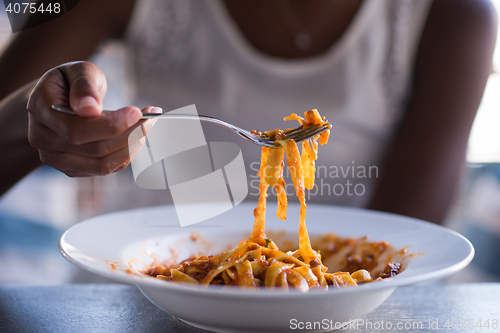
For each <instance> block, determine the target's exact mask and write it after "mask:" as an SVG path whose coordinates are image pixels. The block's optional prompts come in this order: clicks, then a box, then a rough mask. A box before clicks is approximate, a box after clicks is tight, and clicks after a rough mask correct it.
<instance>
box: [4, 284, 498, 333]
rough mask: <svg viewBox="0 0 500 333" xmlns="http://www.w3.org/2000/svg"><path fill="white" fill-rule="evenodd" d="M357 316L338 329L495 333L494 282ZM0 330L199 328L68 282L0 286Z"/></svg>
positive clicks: (142, 302) (116, 291) (425, 292)
mask: <svg viewBox="0 0 500 333" xmlns="http://www.w3.org/2000/svg"><path fill="white" fill-rule="evenodd" d="M463 319H465V320H467V321H465V322H464V321H463ZM361 320H363V322H361V321H360V322H358V323H356V324H358V327H357V328H356V327H352V326H351V327H347V328H344V329H341V330H340V332H344V331H345V332H353V333H354V332H388V331H390V332H500V283H482V284H457V285H427V286H413V287H401V288H398V289H396V291H395V292H394V293H393V294H392V295H391V296H390V297H389V299H387V301H385V302H384V303H383V304H382V305H381V306H380V307H378V308H377V309H376V310H374V311H373V312H371V313H370V314H368V315H366V316H365V317H363V318H361ZM453 320H455V321H454V322H453ZM479 320H481V322H479ZM487 320H489V322H488V323H487V322H486V321H487ZM382 321H383V323H382ZM447 321H448V326H449V327H446V323H447ZM370 323H371V325H372V326H371V328H370V326H369V325H370ZM389 323H390V324H389ZM398 323H400V324H398ZM419 323H421V324H419ZM478 323H479V326H477V325H478ZM494 323H496V326H495V325H494ZM486 324H488V326H489V328H488V327H485V326H486ZM380 325H384V326H383V328H382V326H380ZM389 325H390V326H391V329H389ZM398 325H399V327H401V329H398ZM429 325H431V326H430V327H429ZM452 325H454V327H452ZM470 325H472V326H470ZM377 326H378V329H377ZM405 326H406V329H405ZM410 327H411V328H410ZM295 331H300V330H295ZM0 332H186V333H188V332H189V333H194V332H204V331H202V330H199V329H196V328H193V327H190V326H187V325H186V324H184V323H182V322H180V321H179V320H177V319H176V318H174V317H173V316H171V315H169V314H168V313H165V312H163V311H162V310H160V309H158V308H157V307H155V306H154V305H153V304H152V303H150V302H149V301H148V300H147V299H146V298H145V297H144V296H143V295H142V294H141V293H140V291H139V290H138V289H137V288H136V287H134V286H127V285H120V284H73V285H61V286H15V285H4V286H0Z"/></svg>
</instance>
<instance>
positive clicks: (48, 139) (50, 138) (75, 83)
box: [28, 62, 162, 177]
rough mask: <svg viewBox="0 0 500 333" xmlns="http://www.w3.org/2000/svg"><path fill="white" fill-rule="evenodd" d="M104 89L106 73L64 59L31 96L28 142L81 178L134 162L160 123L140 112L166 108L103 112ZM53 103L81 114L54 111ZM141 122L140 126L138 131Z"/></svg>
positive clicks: (54, 163)
mask: <svg viewBox="0 0 500 333" xmlns="http://www.w3.org/2000/svg"><path fill="white" fill-rule="evenodd" d="M105 94H106V79H105V77H104V74H103V73H102V72H101V71H100V70H99V69H98V68H97V67H96V66H95V65H93V64H91V63H89V62H75V63H68V64H64V65H61V66H59V67H57V68H54V69H52V70H50V71H48V72H47V73H45V74H44V75H43V76H42V78H41V79H40V80H39V81H38V83H37V85H36V86H35V88H34V90H33V92H32V94H31V96H30V98H29V101H28V111H29V119H30V121H29V141H30V143H31V145H32V146H33V147H35V148H37V149H38V150H39V153H40V158H41V160H42V162H43V163H45V164H47V165H50V166H53V167H54V168H56V169H58V170H60V171H63V172H65V173H66V174H68V175H70V176H82V177H83V176H93V175H104V174H108V173H111V172H115V171H117V170H121V169H123V168H125V167H126V166H127V165H128V164H129V163H130V161H131V159H132V158H134V157H135V155H136V154H137V153H138V152H139V151H140V149H141V148H142V147H143V145H144V143H145V135H146V134H147V133H148V132H149V130H150V129H151V128H152V126H153V125H154V123H155V122H156V119H150V120H147V121H145V120H140V118H141V116H142V112H145V113H161V112H162V110H161V108H156V107H153V106H148V107H146V108H144V109H143V110H142V112H141V110H139V108H137V107H135V106H127V107H124V108H122V109H120V110H118V111H115V112H112V113H110V114H106V115H103V114H102V100H103V98H104V96H105ZM53 104H62V105H70V106H71V108H72V109H73V110H74V111H75V113H76V114H77V116H71V115H67V114H62V113H59V112H56V111H54V110H52V109H51V106H52V105H53ZM138 126H141V128H142V130H141V131H134V129H137V127H138ZM132 134H133V137H131V135H132Z"/></svg>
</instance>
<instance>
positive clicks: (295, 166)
mask: <svg viewBox="0 0 500 333" xmlns="http://www.w3.org/2000/svg"><path fill="white" fill-rule="evenodd" d="M282 144H283V145H284V147H285V153H286V160H287V163H288V169H289V170H290V176H291V178H292V182H293V186H294V188H295V193H296V195H297V197H298V198H299V201H300V220H299V250H300V254H301V255H302V258H303V259H304V262H305V263H306V264H309V262H310V261H311V260H314V259H319V258H317V256H316V253H314V251H313V249H312V247H311V242H310V240H309V234H308V233H307V228H306V207H307V206H306V198H305V188H304V175H303V173H302V164H301V159H300V155H299V148H298V147H297V143H295V141H293V140H284V141H282Z"/></svg>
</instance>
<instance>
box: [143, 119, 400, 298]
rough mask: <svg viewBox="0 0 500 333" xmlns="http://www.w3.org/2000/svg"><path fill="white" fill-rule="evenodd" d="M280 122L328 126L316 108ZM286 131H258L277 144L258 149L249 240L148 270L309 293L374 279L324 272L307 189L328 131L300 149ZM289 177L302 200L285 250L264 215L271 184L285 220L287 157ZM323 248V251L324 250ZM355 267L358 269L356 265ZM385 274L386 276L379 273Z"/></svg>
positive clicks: (360, 272) (361, 273)
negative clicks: (292, 243) (309, 222)
mask: <svg viewBox="0 0 500 333" xmlns="http://www.w3.org/2000/svg"><path fill="white" fill-rule="evenodd" d="M284 120H297V121H298V122H299V124H300V127H302V128H304V129H307V128H309V127H311V126H314V125H323V124H327V122H326V120H325V118H324V117H321V116H320V114H319V112H318V111H317V110H311V111H307V112H305V114H304V117H300V116H298V115H296V114H292V115H290V116H288V117H286V118H284ZM288 131H289V130H279V129H278V130H274V131H269V132H265V133H261V134H263V135H265V136H267V137H269V138H270V139H271V140H273V141H275V143H276V148H267V147H265V148H262V154H261V166H260V171H259V173H258V175H259V177H260V185H259V193H260V195H259V200H258V203H257V207H256V208H255V210H254V217H255V221H254V225H253V229H252V232H251V235H250V238H249V239H247V240H245V241H243V242H241V243H240V244H239V245H238V246H237V247H236V248H234V249H233V250H231V251H226V252H222V253H220V254H217V255H215V256H199V257H191V258H189V259H187V260H184V261H183V262H181V263H180V264H179V265H176V266H163V265H157V266H155V267H152V268H151V269H150V270H149V271H147V272H146V274H148V275H151V276H154V277H156V278H159V279H163V280H168V281H178V282H186V283H199V284H203V285H210V284H215V285H236V286H241V287H281V288H295V289H298V290H300V291H307V290H309V289H311V288H323V289H328V288H329V287H344V286H356V285H357V284H358V283H365V282H371V281H373V280H374V279H373V278H372V276H371V274H370V273H369V272H368V271H367V270H365V269H362V268H361V269H357V270H356V271H353V272H351V273H352V274H351V273H350V272H343V271H338V272H335V273H328V272H327V270H328V269H327V267H326V266H325V265H324V263H323V260H322V259H323V258H322V257H321V255H320V252H319V251H315V250H314V249H313V248H312V246H311V241H310V239H309V235H308V232H307V228H306V222H305V219H306V207H307V206H306V201H305V190H306V189H309V190H310V189H312V188H313V187H314V178H315V177H314V176H315V171H316V167H315V162H316V159H317V157H318V144H320V145H324V144H326V143H327V142H328V137H329V134H330V131H329V130H326V131H324V132H322V133H321V134H320V135H318V136H316V137H314V138H313V139H312V140H310V141H309V140H307V141H304V142H302V153H300V152H299V148H298V146H297V143H296V142H295V141H293V140H290V139H286V133H287V132H288ZM285 156H286V160H287V164H288V169H289V172H290V175H291V179H292V182H293V186H294V189H295V193H296V195H297V197H298V199H299V202H300V219H299V232H298V236H299V248H298V249H297V250H296V251H287V252H283V251H280V250H279V249H278V246H277V245H276V244H275V243H274V242H273V241H272V240H271V239H269V238H266V232H265V215H266V201H267V196H268V195H267V192H268V189H269V187H272V188H274V189H275V190H276V193H277V197H278V209H277V212H276V216H277V217H278V218H280V219H282V220H285V219H286V211H287V204H288V203H287V197H286V192H285V180H284V179H283V170H284V167H285V162H284V159H285ZM325 252H327V250H325ZM390 264H392V266H390V268H388V269H387V270H386V269H384V270H382V271H381V273H380V276H379V277H378V279H381V278H382V277H388V276H389V275H390V276H393V275H394V274H397V273H398V272H399V268H400V266H398V265H399V264H396V263H393V262H391V263H390ZM357 268H359V267H357ZM382 273H384V274H385V275H382ZM388 274H389V275H388Z"/></svg>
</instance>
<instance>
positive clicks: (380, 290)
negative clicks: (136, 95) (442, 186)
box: [59, 110, 474, 332]
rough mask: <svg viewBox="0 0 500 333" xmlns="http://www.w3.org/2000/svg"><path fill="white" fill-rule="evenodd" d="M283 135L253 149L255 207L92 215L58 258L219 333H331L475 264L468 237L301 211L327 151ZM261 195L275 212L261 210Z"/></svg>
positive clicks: (369, 215) (369, 217)
mask: <svg viewBox="0 0 500 333" xmlns="http://www.w3.org/2000/svg"><path fill="white" fill-rule="evenodd" d="M285 120H298V121H299V123H300V127H301V128H304V129H307V128H309V127H314V126H322V125H324V124H327V122H326V120H325V119H324V118H323V117H321V116H320V115H319V113H318V112H317V111H316V110H311V111H307V112H306V113H305V115H304V117H299V116H297V115H295V114H293V115H291V116H289V117H287V118H285ZM287 131H289V130H275V131H269V132H264V133H261V135H263V136H266V137H267V138H270V139H272V140H273V141H275V142H276V147H274V148H263V149H262V158H261V168H260V171H259V175H260V197H259V200H258V202H257V203H241V204H239V205H238V206H236V207H234V208H233V209H231V210H229V211H227V212H226V213H224V214H222V215H219V216H217V217H213V218H210V219H208V220H206V221H204V222H201V223H198V224H195V225H192V226H189V227H184V228H181V227H180V226H179V224H178V221H177V216H176V212H175V207H173V206H162V207H150V208H143V209H137V210H131V211H123V212H117V213H112V214H107V215H103V216H98V217H95V218H92V219H89V220H87V221H84V222H81V223H79V224H77V225H75V226H73V227H72V228H70V229H69V230H68V231H66V232H65V233H64V235H63V236H62V237H61V239H60V242H59V248H60V251H61V253H62V254H63V256H64V257H65V258H67V259H68V260H69V261H70V262H72V263H74V264H76V265H77V266H80V267H82V268H85V269H87V270H90V271H92V272H94V273H97V274H100V275H104V276H106V277H109V278H112V279H115V280H117V281H119V282H124V283H131V284H136V285H137V286H138V288H139V289H140V290H141V291H142V293H143V294H144V295H145V296H146V297H147V298H148V299H149V300H150V301H151V302H153V303H154V304H155V305H157V306H158V307H160V308H161V309H163V310H165V311H167V312H168V313H170V314H172V315H174V316H176V317H177V318H179V319H180V320H182V321H184V322H186V323H187V324H189V325H192V326H195V327H198V328H202V329H207V330H210V331H217V332H235V331H238V332H266V331H268V332H277V331H286V330H291V329H292V328H293V323H298V322H309V323H319V325H314V326H313V327H312V328H311V329H310V330H309V331H317V332H325V331H330V330H333V329H338V328H341V327H342V326H343V325H345V324H346V323H348V322H349V321H350V320H353V319H356V318H359V317H361V316H363V315H365V314H366V313H368V312H370V311H372V310H373V309H375V308H376V307H378V306H379V305H380V304H381V303H383V302H384V301H385V300H386V299H387V297H389V296H390V295H391V293H392V292H393V291H394V289H395V288H396V287H398V286H402V285H408V284H412V283H418V282H422V281H427V280H431V279H437V278H441V277H445V276H447V275H450V274H452V273H454V272H456V271H458V270H460V269H462V268H464V267H465V266H467V265H468V263H469V262H470V261H471V260H472V258H473V255H474V249H473V247H472V245H471V244H470V242H469V241H468V240H467V239H465V238H464V237H463V236H461V235H459V234H458V233H456V232H454V231H451V230H449V229H446V228H443V227H440V226H437V225H434V224H432V223H428V222H424V221H420V220H416V219H412V218H408V217H403V216H398V215H393V214H387V213H381V212H373V211H368V210H363V209H355V208H345V207H334V206H327V205H306V202H305V190H307V189H311V188H312V187H313V186H314V171H315V161H316V159H317V155H318V144H320V145H322V144H326V143H327V141H328V135H329V132H328V131H324V132H322V133H321V134H320V135H318V136H316V137H314V138H313V139H312V140H308V141H304V142H302V154H301V153H300V151H299V149H298V145H297V143H296V142H294V141H293V140H289V139H286V132H287ZM285 156H286V161H287V164H288V168H289V170H290V175H291V179H292V182H293V185H294V189H295V193H296V196H297V198H298V201H299V202H298V203H293V204H289V203H288V200H287V197H286V193H285V191H284V187H285V181H284V179H283V168H284V167H285V163H284V161H285ZM269 188H274V190H275V193H276V195H277V201H278V202H277V204H276V203H267V193H268V191H269ZM193 209H197V206H196V205H193ZM306 209H307V214H306ZM266 211H267V212H268V213H267V214H266ZM269 211H272V212H276V214H270V213H269ZM306 216H307V227H306ZM284 220H287V221H284ZM290 221H298V227H297V223H294V222H290ZM252 224H253V228H251V226H252ZM297 230H298V233H297ZM297 234H298V235H297Z"/></svg>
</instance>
